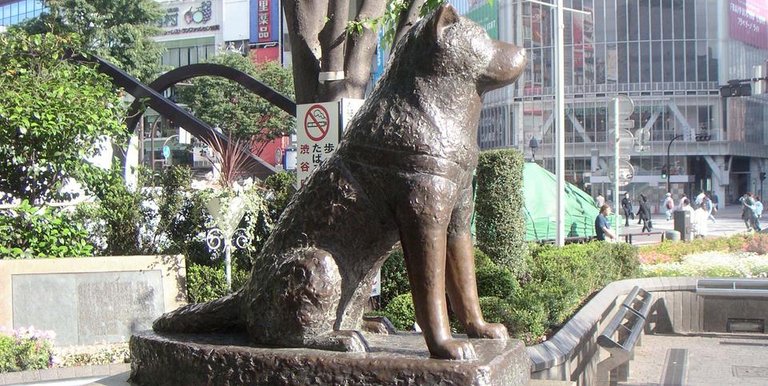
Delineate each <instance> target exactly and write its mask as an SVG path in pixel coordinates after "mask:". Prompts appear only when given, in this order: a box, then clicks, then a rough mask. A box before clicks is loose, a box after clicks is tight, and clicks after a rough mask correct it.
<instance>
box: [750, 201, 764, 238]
mask: <svg viewBox="0 0 768 386" xmlns="http://www.w3.org/2000/svg"><path fill="white" fill-rule="evenodd" d="M752 212H753V214H752V226H753V227H754V228H755V231H757V232H760V231H761V230H763V228H762V226H760V217H762V216H763V202H762V201H760V197H759V196H755V204H754V205H753V209H752Z"/></svg>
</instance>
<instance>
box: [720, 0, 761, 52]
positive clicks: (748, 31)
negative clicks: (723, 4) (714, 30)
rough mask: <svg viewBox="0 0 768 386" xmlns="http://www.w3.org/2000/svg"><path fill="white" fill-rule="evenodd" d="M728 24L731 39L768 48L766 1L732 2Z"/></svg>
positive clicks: (733, 0)
mask: <svg viewBox="0 0 768 386" xmlns="http://www.w3.org/2000/svg"><path fill="white" fill-rule="evenodd" d="M728 23H729V28H728V30H729V31H728V32H729V33H730V35H731V38H733V39H736V40H739V41H742V42H744V43H747V44H750V45H752V46H755V47H758V48H768V4H766V2H765V0H731V1H730V4H728Z"/></svg>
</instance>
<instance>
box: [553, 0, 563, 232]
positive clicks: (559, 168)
mask: <svg viewBox="0 0 768 386" xmlns="http://www.w3.org/2000/svg"><path fill="white" fill-rule="evenodd" d="M555 5H556V8H555V27H556V28H555V41H554V43H555V86H556V89H555V112H556V116H555V133H556V134H557V140H556V141H555V144H556V146H555V147H556V154H555V164H556V168H555V169H556V170H555V171H556V173H555V174H556V175H557V245H558V246H563V245H565V48H564V45H563V43H564V39H563V30H564V28H565V21H564V20H563V0H557V1H556V3H555Z"/></svg>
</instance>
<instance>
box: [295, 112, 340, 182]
mask: <svg viewBox="0 0 768 386" xmlns="http://www.w3.org/2000/svg"><path fill="white" fill-rule="evenodd" d="M296 118H297V119H296V125H297V126H298V127H297V128H296V137H297V138H296V141H297V145H298V149H297V150H298V154H297V156H296V188H297V189H298V188H301V187H302V186H304V183H305V182H306V181H307V179H308V178H309V176H310V175H312V171H314V170H315V169H316V168H317V167H318V166H320V164H321V163H322V162H323V161H325V160H326V159H327V158H329V157H330V156H331V154H333V152H334V151H336V146H338V145H339V137H340V132H339V103H338V102H328V103H312V104H306V105H298V106H296Z"/></svg>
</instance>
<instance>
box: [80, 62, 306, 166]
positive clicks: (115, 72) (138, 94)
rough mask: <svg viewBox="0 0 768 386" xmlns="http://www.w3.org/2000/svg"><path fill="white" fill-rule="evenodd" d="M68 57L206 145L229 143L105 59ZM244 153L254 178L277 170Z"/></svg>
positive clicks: (185, 111) (219, 134) (249, 153)
mask: <svg viewBox="0 0 768 386" xmlns="http://www.w3.org/2000/svg"><path fill="white" fill-rule="evenodd" d="M67 58H68V59H69V60H73V61H76V62H87V63H96V65H97V71H99V72H101V73H103V74H105V75H107V76H109V77H110V78H112V83H113V84H115V85H116V86H120V87H122V88H123V89H124V90H125V91H126V92H127V93H129V94H131V95H132V96H133V97H134V98H136V100H137V101H138V100H141V99H146V101H147V104H148V105H149V106H150V107H152V109H154V110H155V111H157V112H158V113H160V114H161V115H163V116H165V117H167V118H170V119H171V120H173V121H174V122H175V123H177V124H178V125H180V126H182V127H184V129H185V130H187V131H188V132H189V133H190V134H192V135H194V136H195V137H196V138H198V139H200V140H204V141H209V142H210V141H211V140H213V139H214V138H216V139H218V141H219V142H221V143H222V144H224V145H227V144H228V143H229V140H228V139H227V137H226V136H224V135H222V134H221V133H219V132H218V131H216V130H213V129H212V128H211V127H210V126H209V125H208V124H206V123H205V122H203V121H201V120H200V119H198V118H197V117H195V116H194V115H192V114H191V113H190V112H189V111H187V110H185V109H183V108H181V107H179V106H178V105H177V104H176V103H175V102H173V101H171V100H170V99H168V98H166V97H164V96H163V95H162V94H160V93H159V92H157V91H155V90H154V89H153V88H151V87H149V86H147V85H145V84H144V83H141V82H139V81H138V80H137V79H136V78H134V77H133V76H131V75H129V74H128V73H126V72H125V71H123V70H121V69H120V68H118V67H116V66H115V65H113V64H112V63H110V62H108V61H106V60H104V59H103V58H101V57H99V56H96V55H88V56H85V55H71V54H68V55H67ZM289 101H290V100H289ZM134 103H135V102H134ZM132 107H133V106H132ZM136 111H138V110H136ZM294 111H295V104H294ZM294 115H295V113H294ZM134 126H135V122H134ZM132 131H133V130H131V132H132ZM244 152H245V153H247V154H248V158H247V161H246V165H245V166H246V167H247V168H248V169H250V170H251V171H252V172H253V174H254V176H256V177H257V178H261V179H264V178H267V177H269V176H270V175H272V174H275V173H276V172H277V170H276V169H275V168H274V167H273V166H272V165H270V164H269V163H267V162H266V161H264V160H263V159H261V158H259V157H258V156H256V155H254V154H253V153H251V152H249V151H244Z"/></svg>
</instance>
